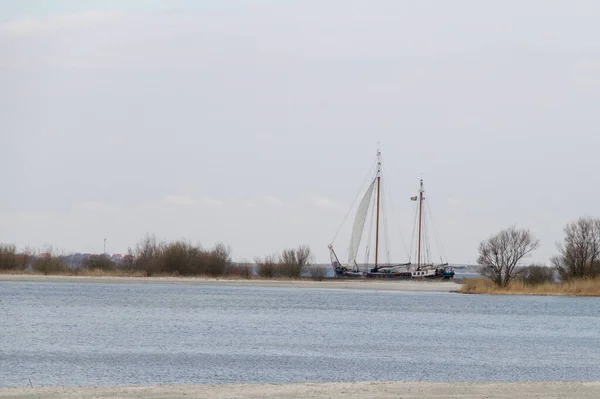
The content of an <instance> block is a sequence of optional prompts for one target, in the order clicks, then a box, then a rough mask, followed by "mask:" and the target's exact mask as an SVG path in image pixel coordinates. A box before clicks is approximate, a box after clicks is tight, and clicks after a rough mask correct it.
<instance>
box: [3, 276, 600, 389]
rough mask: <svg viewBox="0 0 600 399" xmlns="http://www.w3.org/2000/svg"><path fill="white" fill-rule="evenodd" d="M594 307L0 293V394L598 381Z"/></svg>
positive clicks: (265, 293)
mask: <svg viewBox="0 0 600 399" xmlns="http://www.w3.org/2000/svg"><path fill="white" fill-rule="evenodd" d="M599 315H600V299H598V298H569V297H532V296H493V297H492V296H482V295H460V294H449V293H424V292H423V293H420V292H375V291H354V290H335V289H293V288H271V287H212V286H211V287H206V286H197V285H171V284H164V285H161V284H110V283H98V284H96V283H94V284H92V283H79V284H78V283H46V282H35V283H30V282H0V386H3V387H6V386H25V385H29V380H28V379H31V381H32V383H33V384H34V386H41V385H68V386H74V385H131V384H171V383H228V382H304V381H358V380H430V381H482V380H487V381H521V380H600V316H599Z"/></svg>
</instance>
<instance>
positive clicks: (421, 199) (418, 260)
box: [417, 178, 423, 270]
mask: <svg viewBox="0 0 600 399" xmlns="http://www.w3.org/2000/svg"><path fill="white" fill-rule="evenodd" d="M422 216H423V179H422V178H421V186H420V187H419V246H418V249H417V270H419V269H420V268H421V226H422V224H423V218H422Z"/></svg>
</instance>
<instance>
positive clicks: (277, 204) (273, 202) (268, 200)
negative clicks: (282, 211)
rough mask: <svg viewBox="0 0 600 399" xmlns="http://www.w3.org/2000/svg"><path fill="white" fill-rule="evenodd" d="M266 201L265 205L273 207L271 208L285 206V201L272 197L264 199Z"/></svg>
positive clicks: (268, 196)
mask: <svg viewBox="0 0 600 399" xmlns="http://www.w3.org/2000/svg"><path fill="white" fill-rule="evenodd" d="M264 200H265V203H266V204H267V205H271V206H275V207H281V206H283V201H282V200H280V199H279V198H277V197H273V196H271V195H267V196H266V197H265V198H264Z"/></svg>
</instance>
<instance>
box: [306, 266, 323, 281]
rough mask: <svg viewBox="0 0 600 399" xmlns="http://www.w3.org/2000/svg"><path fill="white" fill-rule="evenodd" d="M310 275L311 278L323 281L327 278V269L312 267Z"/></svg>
mask: <svg viewBox="0 0 600 399" xmlns="http://www.w3.org/2000/svg"><path fill="white" fill-rule="evenodd" d="M309 273H310V277H311V278H312V279H313V280H317V281H321V280H323V279H325V277H327V269H326V268H324V267H311V268H310V269H309Z"/></svg>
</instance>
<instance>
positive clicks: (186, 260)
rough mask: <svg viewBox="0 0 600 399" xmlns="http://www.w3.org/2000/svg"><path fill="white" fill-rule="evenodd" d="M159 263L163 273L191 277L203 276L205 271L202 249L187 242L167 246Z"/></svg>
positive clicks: (163, 249) (176, 242) (160, 256)
mask: <svg viewBox="0 0 600 399" xmlns="http://www.w3.org/2000/svg"><path fill="white" fill-rule="evenodd" d="M157 262H158V263H159V264H160V267H159V270H160V272H161V273H171V274H181V275H183V276H190V275H194V274H201V273H202V272H203V269H204V265H203V259H202V250H201V248H200V247H197V246H194V245H192V244H190V243H187V242H185V241H175V242H172V243H170V244H166V245H165V246H164V247H163V248H162V253H161V254H160V255H159V259H158V260H157Z"/></svg>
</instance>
